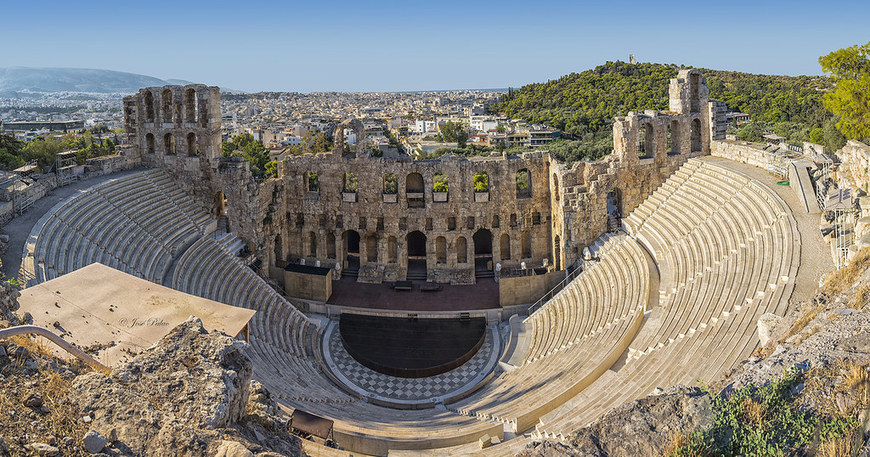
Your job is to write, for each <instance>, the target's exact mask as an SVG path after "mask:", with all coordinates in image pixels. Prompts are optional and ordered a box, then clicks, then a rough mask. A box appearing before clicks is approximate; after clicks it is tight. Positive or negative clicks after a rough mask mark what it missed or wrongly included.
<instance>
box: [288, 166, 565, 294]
mask: <svg viewBox="0 0 870 457" xmlns="http://www.w3.org/2000/svg"><path fill="white" fill-rule="evenodd" d="M551 160H552V159H551V157H550V155H549V154H546V153H526V154H523V155H522V156H521V157H517V156H512V157H501V156H499V157H485V158H484V157H475V158H470V159H465V158H458V157H444V158H441V159H438V160H427V161H414V160H413V159H411V158H399V159H395V158H393V159H390V158H370V157H355V156H344V157H342V156H340V155H338V154H318V155H310V154H309V155H305V156H302V157H296V158H290V159H288V160H286V161H284V162H283V163H282V164H281V166H280V179H281V181H282V183H283V201H284V212H285V215H284V218H283V220H282V221H281V222H280V224H278V225H277V226H276V229H277V230H276V231H275V232H274V236H277V237H279V238H278V239H277V240H273V241H272V246H273V248H274V251H275V255H273V256H272V260H273V261H278V262H279V263H280V262H282V261H292V262H296V261H298V260H299V259H306V263H309V262H315V261H317V260H320V261H321V262H322V263H329V264H334V263H335V262H338V263H340V264H341V265H342V266H343V267H347V266H348V263H347V254H348V242H349V240H353V239H354V238H355V237H356V236H359V263H360V276H361V279H362V278H364V279H366V280H371V281H379V280H384V279H387V280H389V279H400V278H403V277H405V274H406V272H407V261H408V257H409V242H411V241H409V240H410V238H409V237H419V236H420V235H418V233H419V234H422V237H425V262H426V269H427V277H428V279H431V280H435V281H439V282H452V283H470V282H473V281H474V265H475V252H477V255H478V256H479V257H480V258H486V257H491V263H490V264H488V265H487V266H488V267H489V269H491V268H493V267H494V265H495V264H497V263H501V264H502V265H504V266H517V265H519V263H520V262H526V263H527V266H529V267H532V266H540V265H541V264H542V263H543V260H544V259H547V261H548V263H552V262H553V258H552V248H553V246H552V245H553V241H552V238H551V224H552V214H551V203H550V202H551V195H552V193H551V188H550V186H551V179H552V178H551V176H550V173H549V170H550V166H551ZM349 171H350V172H352V173H353V174H354V176H355V178H356V180H357V182H358V190H357V192H355V193H352V194H351V193H344V192H342V190H343V189H344V187H345V185H344V182H345V179H346V178H345V173H346V172H349ZM526 172H527V173H528V176H529V177H530V183H531V189H530V191H529V192H524V191H518V189H517V174H518V173H526ZM309 173H315V174H316V175H317V190H316V191H309ZM476 173H485V174H486V176H487V180H488V182H489V191H488V192H484V193H478V192H474V176H475V174H476ZM436 174H441V175H443V177H444V178H446V180H447V187H448V191H447V192H446V195H445V194H444V193H439V192H435V191H434V189H433V185H434V181H435V177H436ZM388 175H394V176H395V179H396V183H397V186H396V187H397V189H396V193H395V194H389V193H385V192H384V181H385V177H387V176H388ZM421 178H422V186H420V187H419V188H418V187H417V186H418V181H419V180H420V179H421ZM418 191H419V192H418ZM475 236H477V238H475ZM349 237H350V238H349ZM476 240H477V241H478V242H476ZM351 243H353V241H351ZM413 254H414V253H412V255H413Z"/></svg>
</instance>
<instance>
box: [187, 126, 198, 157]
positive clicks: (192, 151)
mask: <svg viewBox="0 0 870 457" xmlns="http://www.w3.org/2000/svg"><path fill="white" fill-rule="evenodd" d="M187 155H189V156H198V155H199V148H197V147H196V134H195V133H193V132H190V133H188V134H187Z"/></svg>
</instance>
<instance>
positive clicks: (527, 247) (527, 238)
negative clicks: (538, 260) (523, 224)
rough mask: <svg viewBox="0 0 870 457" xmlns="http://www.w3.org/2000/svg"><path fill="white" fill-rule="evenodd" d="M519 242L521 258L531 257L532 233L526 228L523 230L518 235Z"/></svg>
mask: <svg viewBox="0 0 870 457" xmlns="http://www.w3.org/2000/svg"><path fill="white" fill-rule="evenodd" d="M520 244H521V245H522V250H523V256H522V257H523V258H524V259H530V258H532V234H531V233H529V231H528V230H526V231H524V232H523V233H522V234H521V236H520Z"/></svg>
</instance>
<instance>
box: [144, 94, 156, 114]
mask: <svg viewBox="0 0 870 457" xmlns="http://www.w3.org/2000/svg"><path fill="white" fill-rule="evenodd" d="M145 122H154V94H152V93H151V91H150V90H149V91H147V92H145Z"/></svg>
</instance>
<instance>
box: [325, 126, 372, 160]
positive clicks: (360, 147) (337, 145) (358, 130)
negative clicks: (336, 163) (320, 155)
mask: <svg viewBox="0 0 870 457" xmlns="http://www.w3.org/2000/svg"><path fill="white" fill-rule="evenodd" d="M344 129H350V130H353V131H354V134H355V135H356V144H355V145H354V146H355V147H354V148H353V151H355V152H358V153H359V152H365V144H366V130H365V127H364V126H363V124H362V122H360V120H359V119H348V120H346V121H344V122H342V123H340V124H338V125H337V126H336V127H335V130H333V132H332V138H333V145H334V146H333V150H332V152H333V154H339V155H345V154H348V153H350V152H351V148H349V147H348V148H347V149H345V137H344Z"/></svg>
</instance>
